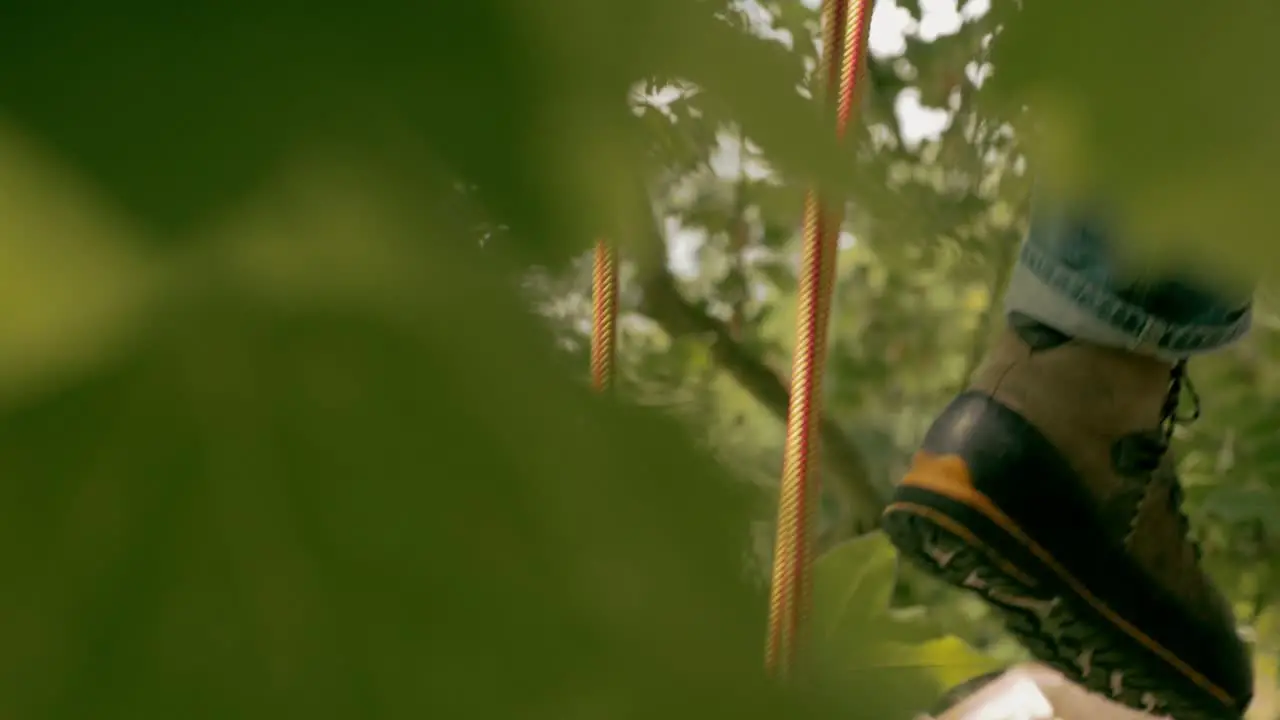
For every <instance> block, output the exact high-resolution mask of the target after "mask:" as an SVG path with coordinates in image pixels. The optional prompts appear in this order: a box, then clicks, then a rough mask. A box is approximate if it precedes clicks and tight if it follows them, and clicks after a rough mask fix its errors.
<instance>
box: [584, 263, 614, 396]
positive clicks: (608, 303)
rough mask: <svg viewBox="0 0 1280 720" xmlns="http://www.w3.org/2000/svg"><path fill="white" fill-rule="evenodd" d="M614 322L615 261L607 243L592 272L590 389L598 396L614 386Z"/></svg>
mask: <svg viewBox="0 0 1280 720" xmlns="http://www.w3.org/2000/svg"><path fill="white" fill-rule="evenodd" d="M617 320H618V258H617V254H616V253H615V252H614V249H613V247H612V246H611V245H610V244H609V242H608V241H605V240H599V241H597V242H596V251H595V262H594V264H593V265H592V268H591V385H592V386H593V387H594V388H595V389H596V390H598V391H600V392H605V391H607V390H608V389H609V388H610V387H612V386H613V361H614V357H615V356H616V355H617V352H616V351H617V345H618V334H617V333H618V328H617Z"/></svg>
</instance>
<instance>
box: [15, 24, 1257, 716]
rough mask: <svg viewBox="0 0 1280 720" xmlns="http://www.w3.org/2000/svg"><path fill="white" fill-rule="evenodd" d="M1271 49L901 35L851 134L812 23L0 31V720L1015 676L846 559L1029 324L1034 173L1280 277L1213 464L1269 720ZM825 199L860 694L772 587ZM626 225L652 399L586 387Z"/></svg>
mask: <svg viewBox="0 0 1280 720" xmlns="http://www.w3.org/2000/svg"><path fill="white" fill-rule="evenodd" d="M922 6H923V7H922ZM334 7H335V8H336V7H337V6H334ZM956 10H959V11H960V12H961V15H962V17H963V20H964V22H963V23H960V24H959V26H958V27H956V28H954V29H953V31H949V32H945V33H937V32H932V31H929V21H928V15H929V13H938V12H947V11H951V12H954V11H956ZM1277 12H1280V10H1277V6H1275V4H1274V3H1267V2H1262V1H1261V0H1258V1H1257V2H1242V3H1236V4H1235V5H1233V6H1232V8H1231V9H1230V10H1227V9H1223V8H1216V6H1212V5H1209V4H1204V3H1198V4H1197V3H1191V2H1188V1H1185V0H1175V1H1173V2H1170V1H1169V0H1165V1H1164V2H1159V3H1156V2H1154V0H1151V1H1146V0H1144V1H1143V2H1129V3H1125V4H1123V7H1120V6H1119V5H1117V4H1115V3H1102V2H1100V1H1099V0H1072V1H1071V2H1066V0H1044V2H1040V3H1036V4H1034V5H1033V6H1032V7H1030V8H1028V9H1027V10H1026V11H1023V12H1019V11H1018V9H1017V7H1016V4H1015V3H1014V2H1012V1H1011V0H994V1H993V3H992V4H991V5H990V7H984V6H982V5H980V4H978V3H973V2H971V3H969V4H967V5H966V6H965V7H963V8H954V6H948V5H947V3H945V2H941V0H939V1H938V2H919V3H917V2H899V3H898V4H897V5H894V4H892V3H890V2H881V3H879V4H878V5H877V15H876V21H875V22H876V24H878V25H882V26H883V25H884V24H885V23H888V22H890V21H891V20H893V19H895V18H897V19H903V18H904V17H906V18H910V19H913V20H916V21H920V20H923V21H924V22H923V25H919V24H918V25H916V26H914V29H913V28H912V26H908V30H909V31H908V32H907V34H906V35H905V37H904V42H903V43H902V46H901V47H900V48H895V49H892V50H890V51H885V52H882V53H880V54H878V55H876V56H875V57H873V59H872V64H871V70H870V73H869V80H868V86H867V90H866V92H865V96H864V118H865V123H864V127H863V129H862V131H861V133H860V135H859V138H858V143H857V144H856V147H836V146H835V145H834V144H832V143H831V142H829V141H828V138H829V137H831V133H830V132H829V128H828V127H827V126H826V124H825V122H824V121H823V120H822V119H821V115H820V114H819V113H817V112H814V108H813V103H812V102H811V101H810V100H809V99H808V98H809V94H808V92H807V90H806V88H807V85H808V83H809V82H810V78H809V71H810V69H811V68H812V67H813V66H814V38H815V32H816V30H817V26H816V14H815V11H814V9H813V8H812V7H810V6H807V5H805V4H802V3H799V2H795V1H794V0H771V1H764V2H753V3H746V4H739V3H733V2H724V1H722V0H646V2H642V3H627V4H617V3H598V2H591V1H589V0H558V2H556V3H534V2H528V1H527V0H468V2H466V3H407V2H405V3H401V2H397V1H396V0H374V1H373V2H370V3H367V4H365V5H362V6H360V7H359V8H358V9H348V10H345V11H339V10H336V9H327V8H325V7H321V6H314V5H313V6H307V7H304V6H302V5H300V4H294V3H283V2H282V3H275V4H266V5H260V4H249V3H247V2H240V1H239V0H232V1H231V2H223V3H218V4H213V3H202V2H198V1H197V2H188V3H182V4H172V3H166V4H161V3H157V2H150V1H148V0H121V1H120V2H116V3H112V4H111V5H110V6H100V5H96V4H89V3H86V2H75V1H73V2H70V3H61V4H58V5H56V6H52V5H48V4H46V5H31V6H6V7H5V8H4V9H0V71H2V72H0V77H3V81H0V157H2V158H3V162H0V218H3V222H2V223H0V257H3V262H0V348H3V351H0V468H3V474H4V480H3V482H0V493H3V496H2V497H0V540H2V541H0V567H3V568H4V577H5V582H4V588H5V590H4V592H2V593H0V629H2V630H0V632H2V634H3V637H4V642H3V643H0V690H2V691H0V715H4V716H7V717H15V718H82V717H87V716H92V717H99V718H117V717H118V718H130V719H136V718H145V717H175V716H189V717H192V718H199V717H211V718H212V717H219V718H222V717H244V718H253V717H273V718H279V717H300V716H304V715H305V716H308V717H313V718H314V717H353V716H363V717H389V718H393V717H422V716H423V713H424V712H425V713H426V714H427V716H436V715H439V716H444V715H446V714H447V715H449V716H452V717H461V718H468V717H475V718H481V717H500V716H517V715H518V716H520V717H535V718H536V717H540V716H547V717H557V718H563V717H566V716H581V717H641V716H652V715H656V714H658V713H662V714H663V715H665V716H668V717H673V718H675V717H689V718H693V717H706V716H708V715H709V714H724V716H735V717H740V718H751V717H766V716H771V717H776V716H778V715H779V714H780V713H785V714H786V715H787V716H789V717H804V716H808V715H812V716H815V717H817V716H824V717H830V716H834V715H836V714H839V715H841V716H852V717H868V718H877V719H879V718H891V717H903V718H905V717H910V716H911V715H912V714H913V713H914V712H916V711H919V710H921V709H922V705H926V704H927V703H924V702H923V701H924V700H926V699H929V698H933V697H937V696H938V695H939V694H940V693H941V691H942V689H944V688H945V687H947V686H949V685H951V684H954V683H955V682H958V681H960V680H962V679H964V678H966V677H969V676H972V675H976V674H978V673H980V672H984V671H985V670H987V669H990V668H992V667H996V666H998V665H999V664H1001V663H1007V662H1012V661H1014V660H1016V659H1018V658H1019V657H1020V655H1019V651H1018V650H1017V648H1016V647H1015V646H1013V645H1012V644H1011V643H1010V642H1009V641H1008V639H1007V638H1006V637H1005V636H1004V635H1003V633H1002V632H1001V630H1000V628H999V625H998V623H997V622H995V620H994V618H991V617H989V616H988V615H987V614H986V612H985V610H984V609H983V608H982V607H981V606H979V605H978V604H977V603H976V602H974V601H972V600H970V599H967V598H965V597H960V596H957V595H955V594H953V593H951V592H948V591H945V590H943V589H941V588H938V587H936V586H935V585H933V584H932V583H930V582H929V581H927V580H926V579H924V578H921V577H919V576H917V575H916V574H915V573H913V572H912V571H911V569H910V568H907V567H899V566H898V564H897V562H896V559H895V558H894V557H893V554H892V551H891V550H890V549H889V548H888V547H887V546H886V545H885V543H884V542H883V540H882V539H880V538H879V537H878V536H877V535H874V534H872V535H869V536H864V537H860V538H859V539H854V538H855V537H857V536H860V535H861V534H862V533H863V532H865V531H867V530H869V529H871V528H872V527H873V526H874V522H875V518H876V516H877V514H878V513H877V510H878V508H877V503H878V498H883V497H884V496H885V494H886V493H887V491H888V488H889V487H890V484H891V482H892V480H893V478H894V477H895V476H896V474H897V473H898V472H899V470H900V469H901V467H902V463H903V461H904V458H905V457H906V456H907V454H908V453H909V452H910V450H911V449H912V447H913V445H914V443H915V442H916V441H917V440H918V439H919V437H920V435H921V433H922V432H923V430H924V428H925V426H926V424H927V422H928V421H929V419H930V417H931V414H932V413H933V412H935V411H936V410H937V409H938V408H939V407H940V406H941V405H942V404H943V403H944V402H945V401H946V400H947V399H948V397H949V395H950V394H951V393H953V392H954V391H956V390H957V389H958V388H959V387H961V386H962V385H963V383H964V381H965V378H966V377H967V375H968V374H969V372H970V371H971V370H972V369H973V367H974V365H975V363H976V362H977V359H978V357H979V356H980V353H981V351H982V348H983V345H984V343H985V342H986V340H987V338H988V337H989V336H990V335H991V333H992V332H993V331H994V330H995V329H996V328H997V326H998V324H999V322H1000V318H999V315H998V312H997V311H996V310H995V309H996V308H998V305H997V304H996V303H995V302H994V299H997V298H998V297H999V295H1000V293H1001V290H1002V288H1003V285H1004V283H1005V280H1006V278H1007V276H1008V272H1009V267H1010V265H1011V262H1012V259H1013V257H1014V253H1015V252H1016V247H1017V242H1018V239H1019V237H1020V234H1021V232H1022V230H1023V227H1024V223H1025V211H1026V204H1027V192H1028V184H1029V170H1028V168H1029V167H1031V166H1034V167H1035V169H1036V172H1037V177H1039V178H1044V179H1045V180H1046V181H1047V182H1054V183H1058V184H1059V185H1060V186H1061V187H1062V188H1063V191H1064V192H1070V191H1072V190H1073V189H1075V188H1079V187H1089V188H1097V187H1104V188H1106V189H1107V190H1108V191H1109V192H1111V193H1113V196H1114V197H1115V198H1117V200H1118V201H1120V202H1122V203H1123V205H1124V208H1125V209H1126V211H1127V214H1126V218H1127V219H1128V220H1129V221H1130V222H1131V224H1132V228H1133V230H1134V233H1133V234H1134V238H1135V240H1136V242H1135V243H1134V246H1135V250H1136V251H1137V252H1144V251H1145V252H1146V253H1147V255H1148V258H1151V259H1153V260H1154V261H1166V262H1167V261H1171V260H1172V261H1177V262H1183V263H1194V264H1195V265H1196V266H1198V267H1202V268H1205V269H1209V270H1212V271H1215V272H1220V273H1222V274H1224V275H1228V276H1229V275H1233V274H1236V273H1238V272H1239V271H1240V270H1241V269H1242V268H1247V269H1248V270H1249V271H1250V272H1251V273H1253V274H1255V275H1258V276H1261V278H1262V280H1263V290H1262V291H1261V293H1260V302H1259V308H1258V321H1257V329H1256V331H1255V332H1254V333H1253V335H1252V336H1251V337H1250V338H1249V339H1248V340H1247V341H1246V342H1244V343H1241V344H1240V345H1239V346H1237V347H1235V348H1233V349H1231V350H1229V351H1226V352H1223V353H1219V354H1216V355H1215V356H1213V357H1211V358H1205V359H1203V360H1200V361H1197V363H1196V365H1198V366H1199V367H1196V368H1195V377H1196V381H1197V384H1198V386H1199V388H1200V390H1201V394H1202V396H1203V397H1204V398H1205V405H1206V417H1205V419H1204V420H1202V421H1201V422H1200V423H1199V424H1197V425H1196V426H1194V427H1193V428H1190V429H1189V430H1186V431H1184V437H1183V439H1184V440H1185V441H1186V447H1187V452H1186V453H1185V455H1184V460H1183V472H1184V476H1185V478H1186V481H1187V484H1188V485H1189V491H1190V494H1191V496H1192V497H1191V502H1190V507H1191V510H1192V511H1193V514H1194V515H1195V518H1194V519H1195V520H1196V521H1197V522H1196V525H1197V528H1198V532H1199V533H1200V534H1201V535H1202V536H1203V539H1204V541H1205V544H1206V550H1207V560H1208V562H1209V565H1210V568H1211V569H1212V571H1213V572H1214V574H1215V576H1216V577H1217V578H1219V579H1220V581H1221V582H1222V583H1224V586H1225V587H1226V588H1227V590H1228V592H1229V593H1230V595H1231V596H1232V598H1233V599H1234V601H1235V602H1236V605H1237V610H1238V613H1239V615H1240V617H1241V619H1242V622H1244V623H1245V625H1246V627H1247V628H1248V631H1249V632H1250V634H1251V637H1252V638H1253V639H1254V641H1255V643H1256V646H1257V650H1258V653H1257V657H1258V664H1259V670H1260V673H1259V685H1260V686H1259V697H1260V700H1259V702H1258V703H1256V706H1255V709H1254V712H1255V714H1256V717H1259V718H1270V717H1276V716H1277V710H1276V708H1275V706H1274V701H1273V697H1274V694H1275V693H1274V690H1275V685H1276V682H1277V681H1276V675H1275V665H1276V658H1277V653H1280V628H1278V627H1277V622H1276V617H1277V611H1276V608H1277V604H1276V599H1277V598H1276V590H1277V588H1280V584H1277V579H1280V578H1278V577H1277V574H1276V573H1277V566H1276V563H1275V560H1274V559H1273V558H1275V557H1277V556H1280V555H1278V554H1277V553H1276V552H1275V551H1276V549H1277V548H1276V547H1275V544H1276V539H1275V538H1274V537H1273V536H1274V531H1273V528H1275V527H1276V526H1277V522H1278V521H1280V496H1277V494H1276V490H1275V482H1274V479H1273V476H1274V475H1275V473H1276V469H1277V464H1278V463H1280V454H1277V451H1276V450H1275V445H1274V442H1273V437H1274V435H1275V433H1276V431H1277V430H1278V429H1280V415H1278V414H1277V411H1276V410H1275V402H1274V400H1275V398H1276V396H1277V395H1278V394H1280V362H1278V361H1280V334H1278V333H1277V329H1280V317H1278V316H1277V314H1276V310H1275V305H1274V303H1272V302H1271V300H1270V296H1269V294H1268V291H1267V283H1268V281H1269V279H1270V276H1271V275H1272V274H1273V273H1274V269H1275V268H1276V267H1277V264H1276V260H1277V257H1278V256H1277V254H1276V250H1275V247H1276V246H1275V244H1274V243H1271V242H1269V237H1268V231H1269V230H1271V228H1272V212H1273V211H1272V205H1273V202H1272V200H1271V197H1270V193H1269V190H1268V189H1269V188H1273V187H1275V184H1274V182H1273V181H1274V180H1275V178H1274V177H1273V175H1274V174H1275V173H1276V172H1277V170H1276V168H1280V163H1277V162H1275V159H1276V158H1277V153H1278V152H1280V151H1278V150H1277V148H1278V147H1280V146H1278V145H1277V141H1276V138H1275V137H1274V133H1273V128H1274V127H1275V126H1276V125H1275V122H1274V120H1275V114H1276V113H1275V110H1276V105H1277V104H1276V94H1275V93H1274V91H1272V90H1270V89H1269V88H1271V87H1272V85H1273V83H1271V82H1270V76H1269V73H1270V70H1269V68H1274V67H1275V66H1276V63H1275V60H1276V59H1277V58H1275V57H1273V55H1274V54H1275V53H1277V52H1280V49H1277V48H1278V46H1277V45H1276V44H1275V43H1272V42H1269V41H1268V38H1267V36H1266V35H1264V34H1263V33H1264V32H1266V30H1265V29H1266V28H1269V27H1274V20H1275V19H1276V18H1275V17H1274V15H1275V13H1277ZM904 13H905V15H904ZM874 31H875V29H874V27H873V32H874ZM1081 38H1088V39H1089V42H1087V43H1086V42H1081ZM1188 47H1195V48H1197V51H1196V53H1195V54H1194V57H1191V56H1190V55H1189V53H1188V52H1187V48H1188ZM904 102H905V103H908V104H910V103H916V104H918V105H920V106H923V107H926V108H934V109H935V110H936V113H935V114H936V115H937V117H939V118H942V119H943V120H945V122H942V123H940V125H939V128H938V129H939V132H938V133H937V134H936V136H935V137H929V138H923V139H919V138H914V137H912V136H910V135H909V134H906V133H904V128H903V121H902V115H901V113H900V112H899V111H900V110H901V108H902V103H904ZM1026 103H1033V104H1034V105H1035V107H1036V109H1037V113H1036V124H1035V125H1034V126H1029V125H1027V124H1026V122H1025V118H1026V114H1025V113H1024V112H1023V111H1022V109H1021V106H1022V105H1024V104H1026ZM814 181H821V182H823V183H825V184H826V185H828V186H830V187H832V188H834V189H835V190H836V192H839V193H840V194H841V195H843V196H844V197H845V198H846V199H847V201H848V203H849V208H850V212H849V214H848V219H847V225H846V227H845V228H844V231H845V234H844V235H843V238H842V240H843V242H842V256H841V263H840V275H839V283H838V287H837V289H836V294H837V305H836V312H835V320H834V322H835V327H834V341H833V352H832V359H831V363H830V370H829V377H828V379H827V387H826V390H827V397H826V408H827V409H826V415H825V418H824V442H825V454H826V457H825V463H824V478H825V481H826V483H827V486H828V488H829V489H828V492H827V497H826V498H825V500H826V502H825V505H824V510H825V512H824V517H823V528H822V530H823V532H822V544H823V547H824V548H827V549H829V552H828V554H827V555H826V557H825V558H824V559H823V561H822V566H821V568H820V575H819V587H818V595H817V598H818V602H819V604H818V609H817V623H816V629H817V632H818V633H819V636H820V638H822V639H823V641H822V642H821V643H820V644H819V647H820V648H821V649H822V655H821V656H820V657H822V659H823V660H824V662H823V665H822V667H823V668H824V669H825V670H826V672H825V673H824V674H823V675H822V676H821V677H822V681H821V682H818V683H816V684H815V685H814V686H813V687H808V688H805V689H803V691H801V690H795V689H791V690H785V691H784V690H782V689H778V688H774V687H772V686H771V685H770V684H769V683H766V682H761V680H762V677H761V671H760V668H759V654H760V651H761V646H762V637H763V636H762V631H763V610H764V600H763V578H762V575H761V573H760V569H761V568H763V567H766V566H767V562H768V557H767V552H768V548H769V547H770V544H769V541H768V527H769V522H770V521H771V519H772V513H773V508H772V502H773V497H774V494H775V491H776V487H775V484H774V483H775V479H774V478H775V475H776V471H777V469H778V467H779V465H780V460H781V417H782V415H783V413H784V410H785V405H786V390H785V384H784V382H783V373H784V371H785V368H786V367H787V358H788V356H789V352H790V343H791V327H790V326H791V316H792V314H793V309H794V292H795V277H794V270H795V258H796V249H797V248H796V242H797V237H796V235H797V233H796V230H797V227H798V224H799V223H798V220H799V210H800V201H799V198H800V196H801V193H802V192H803V188H804V187H806V186H807V185H808V184H809V183H811V182H814ZM599 236H607V237H610V238H614V239H616V241H617V242H618V243H620V244H621V245H622V247H623V248H624V251H625V253H626V257H627V259H628V264H627V266H626V268H625V271H626V284H625V287H624V294H623V299H624V303H625V305H626V314H625V317H624V319H623V344H622V350H621V357H620V362H621V365H622V378H621V380H622V390H623V392H622V393H621V396H620V397H619V398H617V399H606V398H598V397H594V396H592V395H591V394H590V393H588V392H587V391H586V390H585V389H584V388H583V386H582V381H581V379H582V374H583V373H582V371H583V369H584V367H585V355H584V350H585V345H584V342H585V332H586V329H587V326H586V318H587V310H588V297H587V295H586V290H587V283H586V273H587V267H586V265H585V264H584V262H583V257H582V255H583V251H584V249H585V248H587V247H588V246H589V244H590V242H591V241H592V240H593V239H594V238H595V237H599ZM1153 249H1154V250H1155V251H1156V252H1154V253H1153V252H1152V250H1153Z"/></svg>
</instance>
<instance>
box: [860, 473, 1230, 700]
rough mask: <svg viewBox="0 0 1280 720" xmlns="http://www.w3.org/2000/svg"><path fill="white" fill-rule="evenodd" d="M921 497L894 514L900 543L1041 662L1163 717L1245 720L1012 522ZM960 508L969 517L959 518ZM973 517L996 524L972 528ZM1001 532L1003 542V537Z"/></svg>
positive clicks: (891, 532)
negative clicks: (993, 611) (996, 615)
mask: <svg viewBox="0 0 1280 720" xmlns="http://www.w3.org/2000/svg"><path fill="white" fill-rule="evenodd" d="M911 491H912V492H911V498H912V501H910V502H908V501H905V500H904V501H898V502H894V503H892V504H890V505H889V507H888V508H887V509H886V510H885V513H884V518H883V527H884V530H885V532H886V534H887V535H888V536H889V538H890V540H891V541H892V542H893V544H894V545H895V546H896V547H897V548H898V550H899V551H900V553H901V554H902V555H903V556H905V557H907V558H910V559H911V560H912V561H914V562H915V563H917V564H919V565H920V566H921V567H923V568H924V570H925V571H926V572H928V573H930V574H931V575H934V576H936V577H938V578H940V579H941V580H943V581H945V582H947V583H948V584H950V585H953V586H955V587H958V588H961V589H964V590H968V591H970V592H974V593H977V594H978V595H979V596H980V597H982V598H983V600H985V601H986V602H987V603H989V604H990V605H992V606H994V607H996V608H997V609H999V610H1001V611H1002V612H1003V614H1004V616H1005V624H1006V626H1007V627H1008V629H1009V631H1010V632H1011V633H1013V635H1014V636H1015V637H1016V638H1017V639H1018V640H1019V641H1020V642H1021V643H1022V644H1023V645H1024V646H1025V647H1026V648H1027V650H1028V651H1029V652H1030V653H1031V654H1032V655H1033V656H1034V657H1035V658H1036V660H1038V661H1040V662H1042V663H1044V664H1046V665H1048V666H1050V667H1052V668H1054V669H1055V670H1057V671H1058V672H1060V673H1062V674H1063V675H1064V676H1066V677H1067V678H1069V679H1070V680H1072V681H1073V682H1075V683H1077V684H1078V685H1080V686H1082V687H1084V688H1086V689H1088V690H1089V691H1091V692H1094V693H1096V694H1099V695H1102V696H1103V697H1106V698H1107V699H1109V700H1111V701H1113V702H1117V703H1120V704H1122V705H1125V706H1128V707H1130V708H1133V709H1135V710H1139V711H1142V712H1146V713H1149V714H1152V715H1155V716H1167V717H1173V718H1177V720H1236V719H1238V718H1240V717H1242V714H1243V708H1238V707H1235V703H1234V702H1233V700H1232V698H1231V696H1230V694H1229V693H1227V692H1226V691H1225V690H1223V689H1221V688H1219V687H1217V686H1216V685H1214V684H1213V683H1211V682H1210V681H1209V680H1207V679H1206V678H1204V677H1203V676H1201V675H1199V674H1198V673H1196V672H1195V671H1194V670H1192V669H1191V668H1190V667H1189V666H1187V665H1186V664H1185V663H1183V662H1181V661H1180V660H1178V659H1177V658H1176V656H1174V655H1173V654H1172V653H1171V652H1170V651H1168V650H1167V649H1165V648H1163V647H1162V646H1160V645H1159V644H1157V643H1156V642H1155V641H1153V640H1152V639H1151V638H1149V637H1147V636H1145V635H1144V634H1142V633H1141V632H1140V631H1138V630H1137V629H1136V628H1134V627H1133V626H1132V625H1131V624H1129V623H1128V622H1125V621H1124V620H1123V619H1122V618H1120V617H1118V616H1117V615H1116V614H1115V613H1114V612H1113V611H1111V609H1110V608H1108V607H1107V606H1106V605H1105V604H1104V603H1102V602H1101V601H1099V600H1098V599H1097V598H1095V597H1093V596H1092V595H1091V594H1089V593H1088V592H1087V591H1086V590H1084V589H1083V585H1082V584H1081V583H1080V582H1079V581H1078V580H1077V579H1075V578H1074V577H1072V576H1071V575H1070V574H1068V573H1067V572H1066V571H1065V569H1064V568H1062V567H1061V566H1060V565H1058V564H1057V563H1055V562H1053V560H1052V557H1051V556H1050V555H1048V553H1046V552H1045V551H1044V550H1043V549H1042V548H1040V547H1039V546H1038V545H1036V544H1035V543H1033V542H1031V541H1030V539H1029V536H1028V534H1027V533H1025V532H1023V531H1021V529H1020V528H1018V527H1017V526H1016V525H1014V524H1012V521H1010V520H1009V518H1007V517H991V514H990V513H989V512H988V511H987V509H986V508H980V507H975V506H973V505H972V504H968V503H964V502H963V500H960V499H958V498H954V497H949V496H946V495H941V494H936V493H933V492H931V491H929V490H926V489H924V488H918V487H913V488H911ZM900 496H901V493H900ZM930 496H936V497H934V498H932V501H931V498H930ZM957 503H960V504H961V505H963V507H964V508H965V509H967V510H968V512H967V513H962V512H956V509H957ZM944 507H945V508H947V510H946V511H944V510H941V509H940V508H944ZM970 513H977V514H978V515H980V516H982V517H985V518H986V519H987V521H988V522H986V523H980V522H977V521H975V520H974V519H973V518H968V521H966V519H965V518H964V516H967V515H969V514H970ZM993 525H994V526H1000V528H1001V532H1000V534H1002V535H1003V537H999V536H993V535H994V533H993V531H992V530H991V527H992V526H993ZM980 526H985V529H984V530H978V527H980ZM997 548H1015V549H1017V548H1020V549H1021V551H1020V552H1019V551H1014V552H1001V551H1000V550H998V549H997ZM1013 557H1016V558H1017V562H1015V561H1014V560H1013V559H1012V558H1013ZM1036 558H1040V559H1036Z"/></svg>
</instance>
